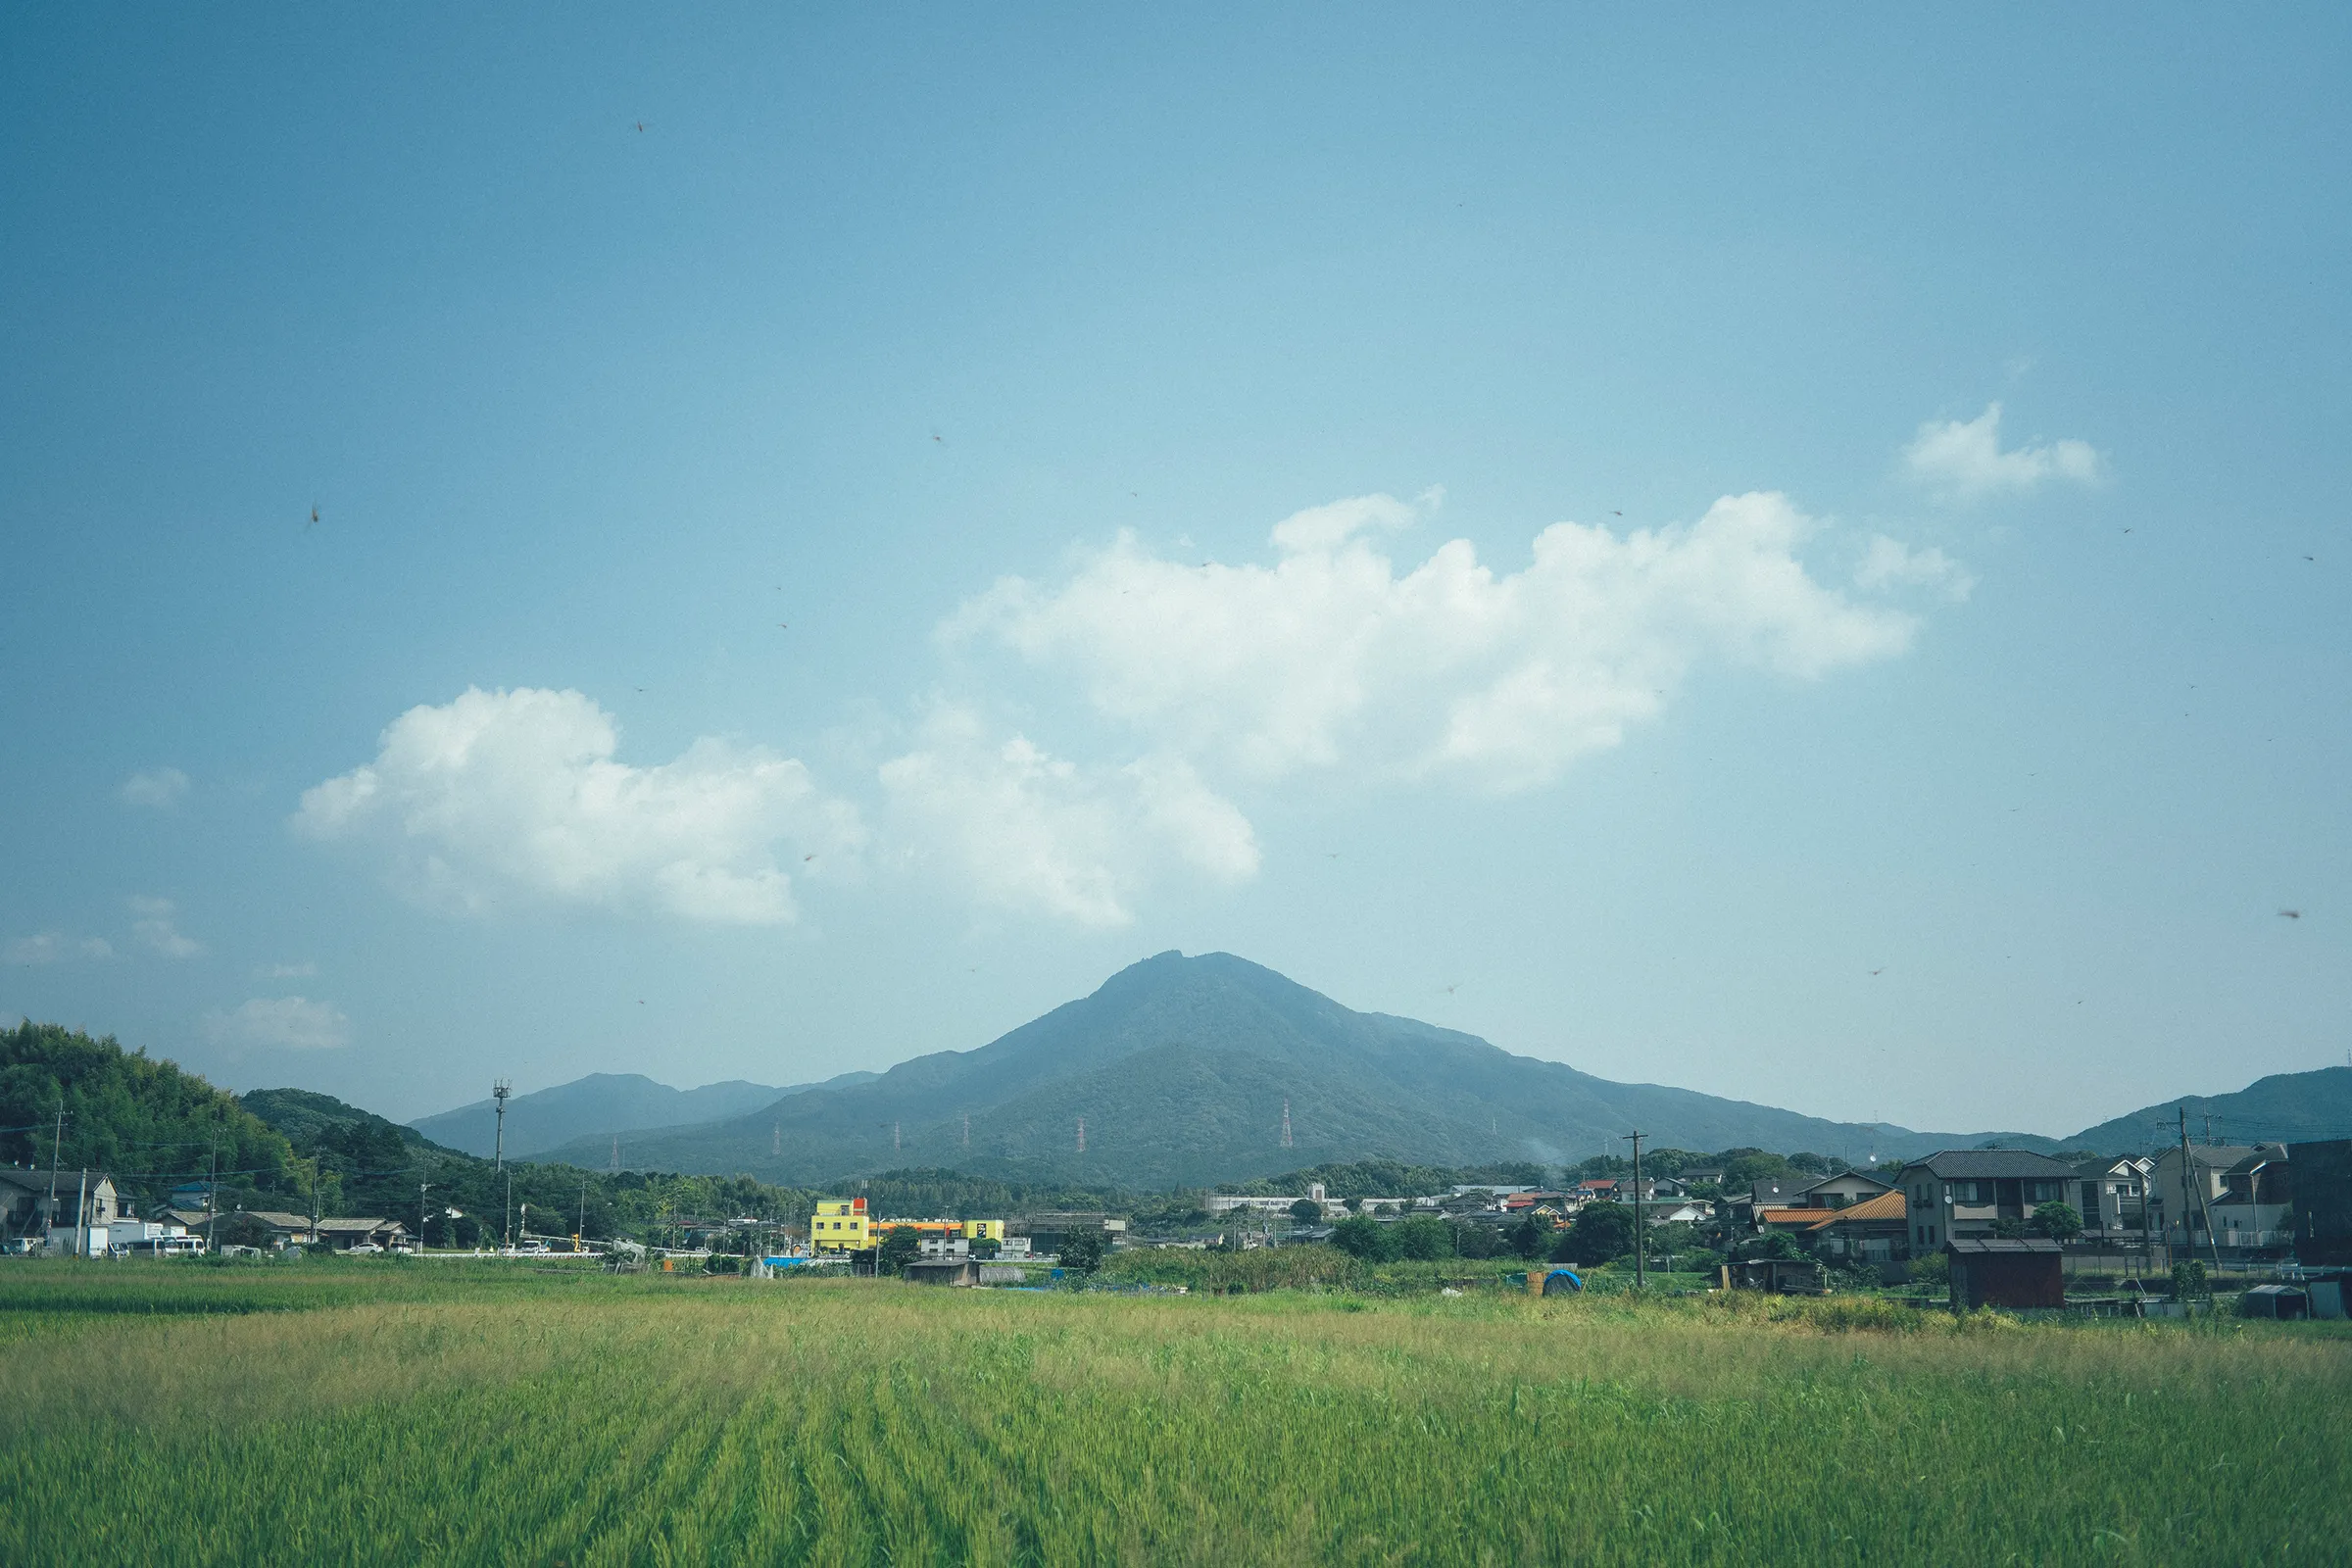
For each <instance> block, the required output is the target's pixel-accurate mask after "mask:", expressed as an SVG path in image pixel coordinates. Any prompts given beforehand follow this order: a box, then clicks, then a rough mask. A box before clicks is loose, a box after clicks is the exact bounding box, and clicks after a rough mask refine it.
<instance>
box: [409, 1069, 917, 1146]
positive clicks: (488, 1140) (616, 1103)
mask: <svg viewBox="0 0 2352 1568" xmlns="http://www.w3.org/2000/svg"><path fill="white" fill-rule="evenodd" d="M872 1076H873V1074H871V1073H843V1074H841V1075H839V1076H837V1077H834V1078H830V1079H826V1080H824V1081H823V1084H817V1083H808V1084H789V1085H782V1086H779V1085H773V1084H756V1083H752V1082H749V1081H748V1080H745V1079H741V1078H729V1079H722V1080H721V1081H719V1082H717V1083H710V1084H704V1085H702V1086H700V1087H699V1088H694V1089H673V1088H671V1087H670V1086H669V1085H668V1084H664V1083H660V1082H658V1081H656V1080H655V1079H652V1078H649V1077H647V1076H646V1075H645V1074H643V1073H636V1072H592V1073H589V1074H588V1075H586V1076H585V1077H581V1078H574V1079H572V1080H571V1081H569V1082H568V1083H561V1084H554V1085H551V1086H549V1087H548V1088H546V1089H538V1090H533V1091H532V1092H531V1093H529V1094H525V1095H516V1096H515V1097H514V1098H513V1099H511V1100H509V1101H508V1102H507V1125H506V1152H508V1153H509V1154H510V1155H512V1156H514V1157H515V1158H518V1159H519V1158H531V1157H536V1156H538V1155H540V1154H543V1153H544V1152H547V1151H549V1150H552V1149H554V1148H556V1147H557V1146H558V1145H561V1144H569V1143H576V1142H579V1141H581V1140H584V1139H594V1138H605V1139H610V1138H614V1137H619V1138H624V1139H626V1138H633V1137H635V1136H636V1135H637V1134H638V1133H639V1132H641V1131H642V1130H644V1129H646V1128H648V1127H672V1128H674V1127H686V1126H697V1125H701V1124H703V1123H706V1122H712V1121H723V1120H725V1119H727V1118H728V1117H731V1116H738V1115H742V1114H745V1113H746V1112H749V1111H752V1110H756V1109H759V1108H760V1107H761V1106H764V1105H769V1104H773V1103H776V1102H777V1101H778V1100H781V1099H783V1098H785V1097H787V1096H790V1095H796V1094H800V1093H803V1092H805V1091H807V1090H809V1089H815V1088H820V1087H823V1086H824V1085H825V1084H832V1085H838V1084H841V1083H844V1082H849V1081H858V1080H861V1079H864V1078H870V1077H872ZM405 1125H407V1126H409V1127H411V1128H414V1129H415V1130H416V1131H417V1132H419V1133H421V1134H423V1135H424V1136H425V1137H427V1138H429V1139H431V1140H432V1141H433V1142H435V1143H438V1144H442V1145H444V1146H446V1147H448V1148H451V1149H455V1150H458V1151H460V1152H464V1153H468V1154H473V1155H476V1156H478V1157H481V1158H488V1157H489V1156H490V1155H491V1154H492V1153H494V1152H496V1151H497V1147H498V1115H497V1108H496V1103H495V1102H494V1101H490V1100H477V1101H475V1102H473V1103H471V1104H466V1105H459V1106H457V1107H456V1108H454V1109H451V1110H443V1111H436V1112H434V1113H433V1114H432V1115H430V1116H419V1117H417V1119H416V1120H414V1121H411V1122H408V1123H406V1124H405ZM573 1163H577V1161H576V1160H575V1161H573Z"/></svg>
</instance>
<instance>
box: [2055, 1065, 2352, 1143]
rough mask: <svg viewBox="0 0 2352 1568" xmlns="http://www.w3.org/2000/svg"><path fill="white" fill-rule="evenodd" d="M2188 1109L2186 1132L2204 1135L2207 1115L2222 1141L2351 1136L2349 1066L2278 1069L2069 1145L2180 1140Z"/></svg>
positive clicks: (2093, 1131)
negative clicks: (2241, 1085)
mask: <svg viewBox="0 0 2352 1568" xmlns="http://www.w3.org/2000/svg"><path fill="white" fill-rule="evenodd" d="M2183 1108H2185V1109H2186V1110H2187V1111H2188V1135H2189V1137H2190V1138H2191V1139H2192V1140H2194V1141H2195V1142H2197V1143H2200V1144H2201V1143H2203V1142H2205V1134H2206V1118H2207V1117H2211V1118H2212V1130H2213V1137H2214V1141H2215V1142H2217V1143H2224V1144H2287V1143H2295V1142H2298V1141H2302V1140H2307V1139H2323V1138H2352V1067H2322V1068H2319V1069H2318V1070H2316V1071H2313V1072H2282V1073H2274V1074H2272V1075H2271V1076H2270V1077H2268V1078H2258V1079H2256V1080H2255V1081H2254V1082H2253V1083H2251V1084H2248V1085H2247V1086H2246V1087H2245V1088H2243V1089H2240V1090H2238V1091H2237V1092H2236V1093H2234V1094H2228V1095H2188V1096H2183V1097H2182V1098H2181V1099H2179V1100H2168V1101H2165V1102H2164V1103H2161V1104H2155V1105H2144V1106H2142V1107H2141V1108H2139V1109H2138V1110H2135V1111H2132V1112H2131V1113H2130V1114H2128V1115H2123V1116H2118V1117H2116V1118H2115V1119H2114V1120H2112V1121H2103V1122H2100V1123H2099V1124H2098V1125H2097V1126H2096V1127H2085V1128H2084V1129H2083V1130H2082V1131H2081V1132H2079V1133H2077V1134H2076V1135H2075V1136H2074V1137H2072V1138H2070V1139H2068V1140H2066V1147H2067V1148H2069V1149H2095V1150H2098V1151H2099V1152H2102V1153H2112V1154H2137V1153H2143V1152H2148V1151H2149V1150H2151V1149H2161V1148H2163V1147H2164V1146H2165V1145H2167V1144H2171V1143H2175V1142H2177V1141H2179V1139H2180V1111H2181V1110H2182V1109H2183Z"/></svg>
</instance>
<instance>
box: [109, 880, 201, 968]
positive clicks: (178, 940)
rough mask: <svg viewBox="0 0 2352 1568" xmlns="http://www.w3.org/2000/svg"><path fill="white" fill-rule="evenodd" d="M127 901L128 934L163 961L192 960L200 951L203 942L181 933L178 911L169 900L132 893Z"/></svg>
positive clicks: (149, 894) (146, 894) (147, 894)
mask: <svg viewBox="0 0 2352 1568" xmlns="http://www.w3.org/2000/svg"><path fill="white" fill-rule="evenodd" d="M127 902H128V903H129V905H130V912H131V915H132V917H133V918H132V920H131V922H130V932H131V935H133V936H135V937H137V938H138V939H139V940H140V941H141V942H143V943H145V944H146V945H147V946H148V947H149V948H151V949H153V950H154V951H155V952H157V953H160V954H162V955H163V956H165V957H167V958H193V957H194V956H196V955H198V954H199V953H202V952H203V951H204V944H203V943H201V942H199V941H197V940H196V939H195V938H194V937H190V936H184V935H182V934H181V932H180V929H179V911H178V908H177V907H176V906H175V905H173V904H172V901H171V900H170V899H159V898H157V897H156V896H155V895H153V894H151V893H136V894H133V895H131V897H130V899H129V900H128V901H127Z"/></svg>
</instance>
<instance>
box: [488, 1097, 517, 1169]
mask: <svg viewBox="0 0 2352 1568" xmlns="http://www.w3.org/2000/svg"><path fill="white" fill-rule="evenodd" d="M514 1092H515V1090H514V1088H513V1086H511V1085H510V1084H508V1082H507V1081H506V1080H505V1079H504V1078H501V1079H500V1080H499V1081H498V1082H496V1083H494V1084H492V1085H491V1086H490V1098H491V1099H492V1100H495V1101H497V1102H498V1142H497V1144H496V1145H495V1146H494V1147H495V1150H496V1163H494V1164H493V1165H492V1166H491V1167H490V1174H491V1175H493V1176H495V1175H497V1174H498V1173H499V1172H500V1171H502V1170H505V1169H506V1168H507V1097H508V1096H509V1095H511V1094H513V1093H514Z"/></svg>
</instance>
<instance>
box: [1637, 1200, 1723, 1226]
mask: <svg viewBox="0 0 2352 1568" xmlns="http://www.w3.org/2000/svg"><path fill="white" fill-rule="evenodd" d="M1714 1217H1715V1205H1714V1204H1713V1203H1710V1202H1708V1201H1706V1200H1705V1199H1703V1198H1661V1199H1653V1200H1650V1201H1645V1202H1643V1203H1642V1221H1643V1222H1644V1223H1645V1224H1650V1225H1704V1224H1705V1223H1706V1222H1707V1221H1708V1220H1711V1219H1713V1218H1714Z"/></svg>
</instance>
